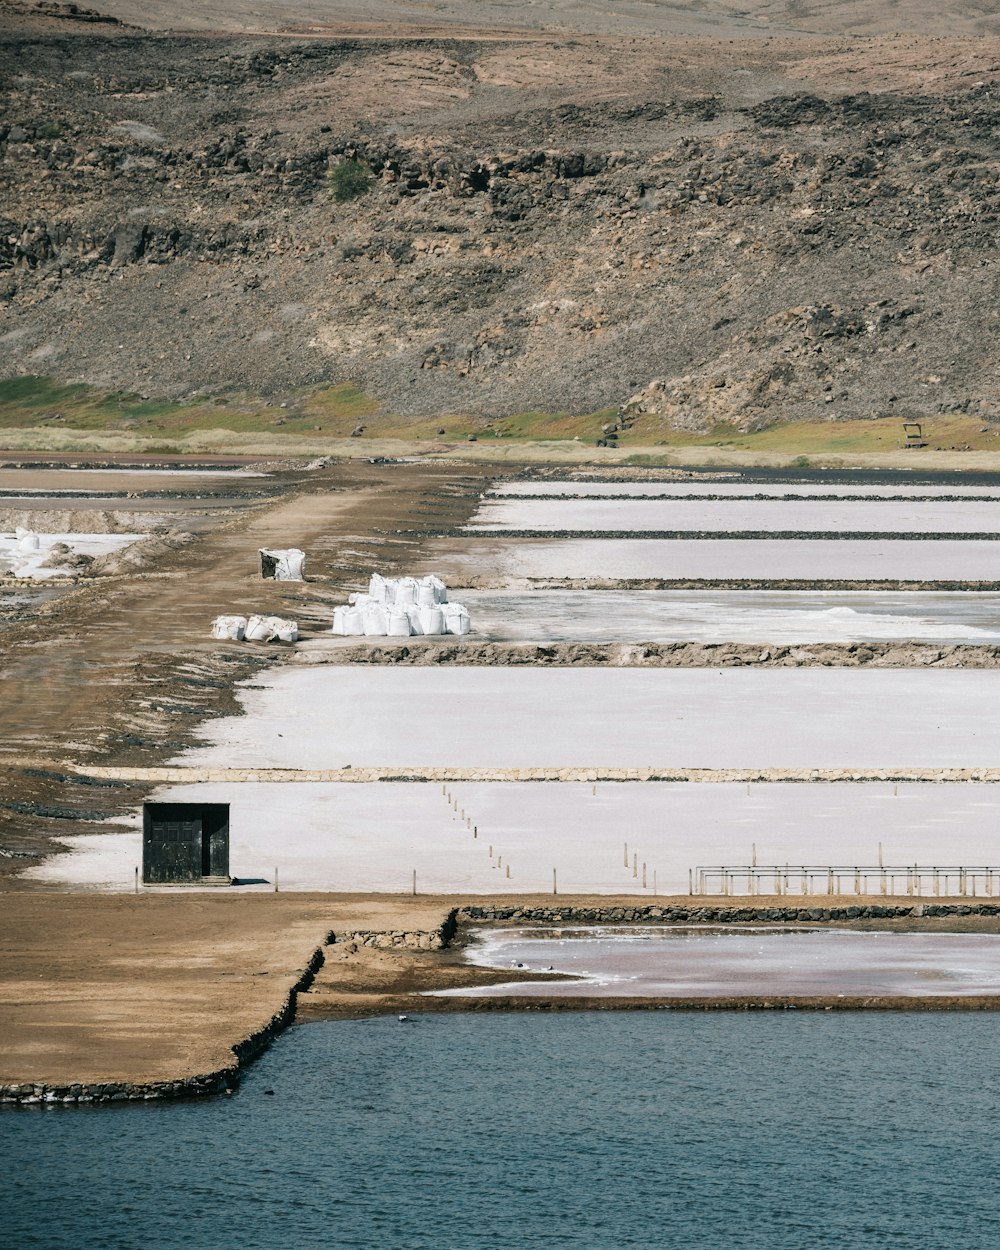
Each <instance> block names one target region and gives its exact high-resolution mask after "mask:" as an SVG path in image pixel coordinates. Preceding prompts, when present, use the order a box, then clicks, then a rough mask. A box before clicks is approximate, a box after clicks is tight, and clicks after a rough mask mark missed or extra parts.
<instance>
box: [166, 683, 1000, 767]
mask: <svg viewBox="0 0 1000 1250" xmlns="http://www.w3.org/2000/svg"><path fill="white" fill-rule="evenodd" d="M237 693H238V698H239V701H240V703H241V704H242V705H243V707H244V709H245V711H246V715H244V716H233V717H225V718H221V719H218V720H214V721H210V722H208V723H207V724H206V725H204V726H203V727H202V729H201V734H202V738H203V741H204V742H205V743H206V745H205V746H200V747H194V748H192V749H190V750H188V751H185V752H184V753H183V754H182V755H180V756H178V757H176V759H175V761H174V762H176V763H180V764H186V765H195V766H200V765H203V766H207V767H211V768H251V769H254V768H265V767H273V768H309V769H333V768H344V767H347V766H348V765H350V766H352V767H354V768H362V767H365V766H379V767H436V766H441V767H469V768H474V767H475V768H478V767H483V768H532V767H543V766H544V767H550V768H562V767H584V768H593V767H598V766H605V767H622V768H648V767H651V766H655V767H660V768H663V767H676V768H798V767H802V768H888V767H893V766H896V767H903V768H935V767H942V768H943V767H957V768H972V767H976V766H984V767H993V766H995V765H996V762H997V759H998V758H1000V720H998V718H997V716H996V714H995V713H996V707H997V704H998V702H1000V669H982V670H971V669H966V670H962V669H891V670H890V669H872V668H864V669H862V668H858V669H845V668H833V667H829V668H826V667H820V668H809V667H803V668H756V667H754V668H750V667H747V668H725V669H673V668H653V669H638V668H576V667H565V668H563V667H559V668H549V667H544V666H541V667H539V666H532V665H523V666H520V667H511V668H501V667H496V666H492V667H471V666H470V667H460V666H450V665H435V666H433V667H426V666H422V665H393V666H391V667H379V668H372V667H370V666H368V665H322V666H312V665H310V666H308V667H295V668H290V667H286V668H282V669H278V670H276V671H270V672H267V673H265V674H263V675H262V676H261V677H260V678H258V679H255V681H254V682H252V683H245V684H243V685H240V686H238V687H237ZM500 780H503V778H500Z"/></svg>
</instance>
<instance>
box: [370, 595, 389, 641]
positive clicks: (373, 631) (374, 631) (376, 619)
mask: <svg viewBox="0 0 1000 1250" xmlns="http://www.w3.org/2000/svg"><path fill="white" fill-rule="evenodd" d="M364 618H365V637H366V638H384V637H385V636H386V634H387V633H388V632H389V613H388V610H387V609H386V608H385V607H384V606H383V605H382V604H381V603H370V604H369V605H368V606H367V607H366V608H365V611H364Z"/></svg>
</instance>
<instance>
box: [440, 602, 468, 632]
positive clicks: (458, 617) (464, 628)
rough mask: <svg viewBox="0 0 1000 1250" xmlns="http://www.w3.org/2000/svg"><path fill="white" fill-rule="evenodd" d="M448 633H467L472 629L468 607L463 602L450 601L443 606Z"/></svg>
mask: <svg viewBox="0 0 1000 1250" xmlns="http://www.w3.org/2000/svg"><path fill="white" fill-rule="evenodd" d="M442 612H443V613H444V630H445V633H446V634H467V633H468V632H469V631H470V630H471V629H472V621H471V619H470V617H469V612H468V609H467V608H466V607H465V606H464V605H463V604H461V603H449V604H446V605H445V606H444V607H443V608H442Z"/></svg>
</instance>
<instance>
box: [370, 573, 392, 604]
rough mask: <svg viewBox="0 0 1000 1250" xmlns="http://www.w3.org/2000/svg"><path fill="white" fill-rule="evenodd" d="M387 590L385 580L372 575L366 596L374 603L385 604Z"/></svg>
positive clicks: (377, 574) (378, 575)
mask: <svg viewBox="0 0 1000 1250" xmlns="http://www.w3.org/2000/svg"><path fill="white" fill-rule="evenodd" d="M387 589H388V587H387V586H386V581H385V578H384V577H382V576H381V574H379V573H373V574H372V575H371V578H370V580H369V582H368V594H369V595H370V596H371V597H372V599H374V600H375V601H376V603H385V601H386V592H387Z"/></svg>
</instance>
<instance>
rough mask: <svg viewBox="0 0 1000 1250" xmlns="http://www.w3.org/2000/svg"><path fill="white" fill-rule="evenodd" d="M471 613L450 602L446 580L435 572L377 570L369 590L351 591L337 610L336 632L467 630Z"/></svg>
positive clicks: (401, 634) (375, 634)
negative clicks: (394, 575)
mask: <svg viewBox="0 0 1000 1250" xmlns="http://www.w3.org/2000/svg"><path fill="white" fill-rule="evenodd" d="M470 629H471V621H470V619H469V613H468V612H467V611H466V609H465V608H464V607H463V605H462V604H460V603H449V602H448V591H447V588H446V587H445V584H444V582H443V581H442V580H441V579H440V578H439V577H435V576H434V574H433V573H431V574H429V575H428V576H427V577H423V578H421V579H420V581H417V579H416V578H414V577H399V578H392V577H382V576H381V575H380V574H379V573H373V574H372V576H371V581H370V582H369V583H368V593H367V594H360V595H351V596H350V599H349V602H348V604H347V605H346V606H345V607H338V608H335V609H334V612H333V631H332V632H333V633H335V634H344V635H351V636H360V635H362V634H363V635H365V636H367V637H369V638H386V637H388V638H410V637H413V636H414V635H419V634H467V633H469V631H470Z"/></svg>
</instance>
